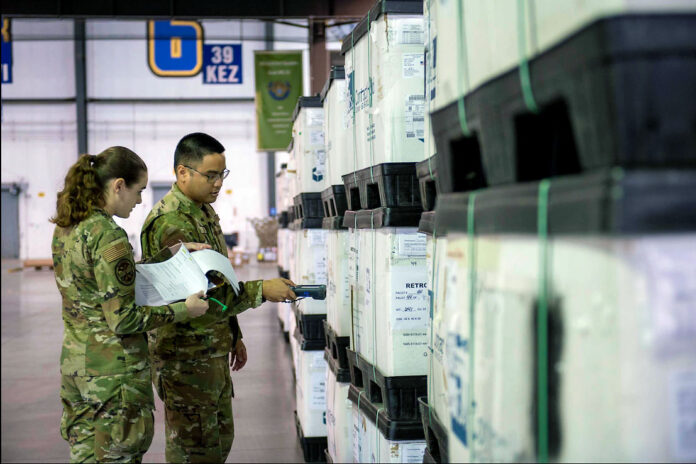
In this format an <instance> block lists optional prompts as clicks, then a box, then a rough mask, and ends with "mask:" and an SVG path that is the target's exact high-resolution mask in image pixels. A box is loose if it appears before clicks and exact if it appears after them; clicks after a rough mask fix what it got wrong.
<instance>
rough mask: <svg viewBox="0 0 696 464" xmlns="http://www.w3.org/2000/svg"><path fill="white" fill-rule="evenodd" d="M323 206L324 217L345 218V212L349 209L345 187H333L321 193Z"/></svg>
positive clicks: (341, 185)
mask: <svg viewBox="0 0 696 464" xmlns="http://www.w3.org/2000/svg"><path fill="white" fill-rule="evenodd" d="M321 204H322V207H323V209H324V217H332V216H343V212H344V211H345V210H347V209H348V200H347V199H346V187H345V185H343V184H340V185H332V186H331V187H329V188H327V189H326V190H324V191H323V192H321Z"/></svg>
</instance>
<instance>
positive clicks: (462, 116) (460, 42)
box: [455, 0, 471, 137]
mask: <svg viewBox="0 0 696 464" xmlns="http://www.w3.org/2000/svg"><path fill="white" fill-rule="evenodd" d="M455 3H456V4H457V19H458V22H457V24H459V28H458V30H457V51H458V52H459V53H458V56H457V74H458V75H459V79H457V87H458V92H457V93H458V94H459V99H458V100H457V112H458V113H459V124H460V126H461V128H462V134H464V136H465V137H469V136H470V135H471V131H470V130H469V124H468V123H467V122H466V109H465V108H464V90H465V89H464V86H463V85H462V84H464V82H463V81H462V80H464V81H466V88H467V89H468V88H469V69H468V68H469V66H468V61H469V60H468V58H467V51H466V24H465V22H464V5H463V3H464V2H463V0H457V1H455ZM465 64H466V65H467V66H464V65H465Z"/></svg>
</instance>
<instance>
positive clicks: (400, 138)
mask: <svg viewBox="0 0 696 464" xmlns="http://www.w3.org/2000/svg"><path fill="white" fill-rule="evenodd" d="M423 36H424V28H423V16H422V15H417V16H415V15H413V16H412V15H397V14H381V15H380V16H379V17H378V18H377V19H376V20H374V21H371V23H370V32H369V34H365V35H363V36H362V37H359V38H358V39H357V40H356V41H355V43H354V44H353V47H352V48H351V49H349V50H348V51H347V52H346V54H345V71H346V79H347V80H348V82H349V83H348V88H349V91H350V90H352V89H351V87H350V86H351V85H354V86H355V89H354V98H355V100H356V102H357V103H356V104H355V134H353V132H352V131H353V103H354V102H353V95H352V92H351V98H350V100H349V101H348V105H347V107H346V111H347V119H348V121H349V126H350V128H349V130H350V131H351V133H350V135H351V136H354V137H355V150H356V153H355V158H356V160H355V162H354V163H353V164H354V166H355V169H354V170H358V169H362V168H366V167H369V166H374V165H377V164H381V163H391V162H405V161H421V160H422V159H423V153H424V126H423V122H424V115H425V113H424V110H425V108H424V103H425V99H424V98H425V96H424V95H423V86H424V63H423V62H424V56H423V50H424V45H423V43H424V37H423ZM344 40H351V39H350V35H349V36H348V37H347V38H346V39H344ZM370 77H371V79H372V83H373V84H372V89H370V85H369V82H370ZM370 93H372V99H371V100H372V104H370Z"/></svg>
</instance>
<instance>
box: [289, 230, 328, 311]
mask: <svg viewBox="0 0 696 464" xmlns="http://www.w3.org/2000/svg"><path fill="white" fill-rule="evenodd" d="M328 233H329V231H328V230H323V229H303V230H300V231H297V236H296V241H297V242H296V246H295V247H296V250H297V253H296V254H295V260H296V265H295V266H296V272H297V275H296V276H293V277H292V280H293V282H295V283H296V284H297V285H303V284H305V285H326V284H327V280H328V274H327V260H326V242H327V237H328ZM298 304H299V308H300V311H301V312H302V313H303V314H326V300H315V299H313V298H305V299H303V300H301V301H299V302H298Z"/></svg>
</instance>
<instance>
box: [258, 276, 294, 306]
mask: <svg viewBox="0 0 696 464" xmlns="http://www.w3.org/2000/svg"><path fill="white" fill-rule="evenodd" d="M291 286H292V287H294V286H295V283H294V282H293V281H292V280H290V279H281V278H277V279H271V280H264V281H263V290H262V292H261V293H262V294H263V297H264V298H265V299H267V300H268V301H274V302H276V303H279V302H282V301H286V300H294V299H296V298H297V296H295V293H293V291H292V290H290V287H291Z"/></svg>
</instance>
